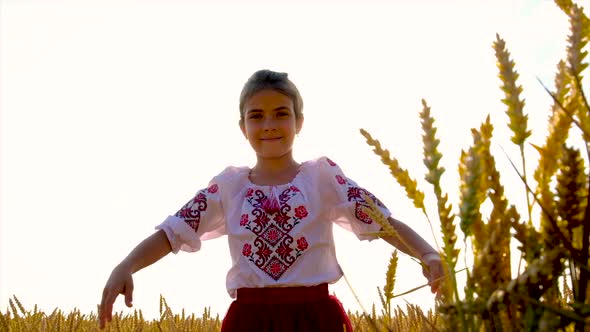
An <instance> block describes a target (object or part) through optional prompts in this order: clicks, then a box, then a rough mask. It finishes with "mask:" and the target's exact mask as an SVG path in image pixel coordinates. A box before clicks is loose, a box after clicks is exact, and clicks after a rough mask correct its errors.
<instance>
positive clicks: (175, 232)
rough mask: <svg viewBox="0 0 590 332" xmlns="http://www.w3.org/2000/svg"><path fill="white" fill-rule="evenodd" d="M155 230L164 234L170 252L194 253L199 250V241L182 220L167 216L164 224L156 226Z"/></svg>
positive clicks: (193, 231) (192, 230)
mask: <svg viewBox="0 0 590 332" xmlns="http://www.w3.org/2000/svg"><path fill="white" fill-rule="evenodd" d="M156 229H161V230H163V231H164V233H166V236H167V237H168V241H169V242H170V246H171V247H172V252H173V253H175V254H177V253H178V252H179V251H180V250H182V251H187V252H195V251H198V250H199V249H201V239H200V238H199V237H198V235H197V233H196V232H195V230H194V229H192V228H191V227H190V226H189V225H187V224H186V223H185V222H184V220H183V219H182V218H178V217H176V216H168V218H166V220H164V222H162V223H161V224H160V225H158V226H156Z"/></svg>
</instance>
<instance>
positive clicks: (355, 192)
mask: <svg viewBox="0 0 590 332" xmlns="http://www.w3.org/2000/svg"><path fill="white" fill-rule="evenodd" d="M364 195H367V196H369V197H370V198H371V199H372V200H373V201H374V202H375V204H376V205H377V206H380V207H383V208H384V207H385V205H383V203H381V201H380V200H378V199H377V197H375V196H374V195H373V194H371V193H370V192H369V191H368V190H366V189H363V188H359V187H352V186H351V187H348V201H349V202H352V201H354V202H355V206H354V212H355V217H356V218H357V219H358V220H359V221H361V222H364V223H365V224H372V223H373V219H371V217H369V216H368V215H367V214H366V213H365V212H363V207H364V208H370V206H369V204H368V203H367V202H366V201H365V198H364Z"/></svg>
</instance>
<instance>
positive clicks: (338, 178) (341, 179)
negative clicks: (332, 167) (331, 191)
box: [336, 175, 346, 184]
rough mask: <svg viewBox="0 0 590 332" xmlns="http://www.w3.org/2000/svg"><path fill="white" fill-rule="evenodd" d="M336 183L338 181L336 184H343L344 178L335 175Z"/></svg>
mask: <svg viewBox="0 0 590 332" xmlns="http://www.w3.org/2000/svg"><path fill="white" fill-rule="evenodd" d="M336 181H338V183H340V184H345V183H346V181H345V180H344V178H343V177H342V176H340V175H336Z"/></svg>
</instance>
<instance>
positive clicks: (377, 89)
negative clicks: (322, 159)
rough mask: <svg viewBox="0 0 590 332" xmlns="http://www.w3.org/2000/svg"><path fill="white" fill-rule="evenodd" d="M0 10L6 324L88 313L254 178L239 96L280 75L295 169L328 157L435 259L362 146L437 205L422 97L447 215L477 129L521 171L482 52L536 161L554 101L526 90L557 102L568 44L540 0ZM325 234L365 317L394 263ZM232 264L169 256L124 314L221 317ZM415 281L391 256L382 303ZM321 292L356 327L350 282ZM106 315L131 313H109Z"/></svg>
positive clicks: (2, 301)
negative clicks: (220, 181)
mask: <svg viewBox="0 0 590 332" xmlns="http://www.w3.org/2000/svg"><path fill="white" fill-rule="evenodd" d="M1 3H2V8H1V47H0V50H1V51H0V52H1V53H0V55H1V62H0V65H1V67H0V77H1V88H0V93H1V99H0V100H1V101H0V106H1V136H0V142H1V146H0V147H1V150H0V151H1V159H0V160H1V164H0V166H1V167H0V170H1V173H0V174H1V178H0V188H1V196H0V198H1V200H0V221H1V223H0V310H6V307H7V305H8V298H9V297H11V296H12V295H16V296H17V297H18V298H19V299H20V300H21V302H22V303H23V304H24V305H25V306H26V307H27V308H32V307H33V305H34V304H37V305H38V306H39V307H40V308H41V309H42V310H45V311H46V312H51V311H52V310H53V309H54V308H55V307H59V308H60V309H62V310H65V311H70V310H71V309H73V308H74V307H77V308H79V309H80V310H81V311H82V312H83V313H89V312H90V311H95V310H96V304H98V303H99V301H100V295H101V292H102V288H103V287H104V284H105V282H106V280H107V278H108V276H109V274H110V272H111V270H112V268H113V267H114V266H115V265H116V264H117V263H118V262H120V261H121V260H122V259H123V258H124V257H125V256H126V255H127V253H128V252H129V251H130V250H131V249H132V248H133V247H134V246H135V245H137V244H138V243H139V242H140V241H141V240H142V239H144V238H145V237H147V236H148V235H150V234H151V233H152V232H153V228H154V226H156V225H157V224H159V223H160V222H161V221H162V220H164V219H165V218H166V216H167V215H169V214H173V213H175V212H176V211H177V209H178V208H179V207H180V206H182V204H184V203H185V202H186V201H187V200H188V199H189V198H190V197H192V195H193V194H194V193H195V192H196V191H197V190H198V189H200V188H201V187H203V186H205V185H206V184H207V183H208V181H209V179H210V178H211V177H213V176H214V175H216V174H218V173H219V172H220V171H221V170H222V169H223V168H224V167H225V166H227V165H250V166H252V165H253V163H254V160H255V158H254V153H253V152H252V150H251V148H250V146H249V145H248V143H247V141H246V140H245V139H244V138H243V137H242V136H241V133H240V131H239V128H238V96H239V93H240V90H241V88H242V85H243V84H244V83H245V81H246V79H247V78H248V77H249V76H250V75H251V74H252V73H253V72H254V71H256V70H258V69H262V68H268V69H273V70H277V71H285V72H288V73H289V77H290V78H291V79H292V80H293V81H294V82H295V84H297V86H298V87H299V89H300V91H301V93H302V96H303V98H304V103H305V108H304V113H305V116H306V118H305V125H304V127H303V131H302V132H301V134H300V137H299V138H298V140H297V142H296V146H295V150H294V151H295V157H296V159H297V160H298V161H304V160H307V159H311V158H316V157H318V156H321V155H327V156H329V157H330V158H331V159H333V160H334V161H336V162H337V163H339V164H340V166H341V167H342V168H343V170H344V171H345V173H346V175H347V176H349V177H350V178H352V179H354V180H355V181H357V182H358V183H359V184H360V185H362V186H364V187H366V188H367V189H369V190H371V191H372V192H373V193H374V194H375V195H376V196H378V197H379V198H380V199H381V200H382V201H383V202H384V203H385V204H386V205H387V206H388V207H389V208H390V209H391V210H392V211H393V215H394V217H396V218H398V219H400V220H403V221H405V222H406V223H407V224H409V225H411V226H412V227H413V228H414V229H415V230H416V231H417V232H419V233H420V234H422V235H423V236H424V237H425V238H426V239H427V240H428V241H429V242H430V243H433V244H434V241H433V238H432V235H431V232H430V229H429V227H428V225H427V222H426V219H425V218H424V216H423V215H422V214H420V213H419V212H418V211H417V210H416V209H414V208H413V205H412V203H411V202H410V201H409V200H408V199H407V198H406V197H405V194H404V191H403V189H401V188H400V187H399V186H398V185H397V183H396V182H395V181H394V179H393V178H392V177H391V176H390V175H389V173H388V170H387V168H386V167H385V166H383V165H382V164H381V163H380V161H379V158H378V157H377V156H376V155H374V154H373V152H372V151H371V149H370V148H369V146H368V145H366V144H365V142H364V139H363V137H362V136H361V135H360V134H359V128H365V129H367V130H368V131H369V132H371V133H372V135H373V136H374V137H375V138H377V139H379V140H380V141H381V142H382V144H383V145H384V147H386V148H388V149H389V150H390V151H391V153H392V155H393V156H395V157H397V158H398V159H399V161H400V163H401V164H402V165H403V167H405V168H408V169H409V170H410V171H411V172H412V176H413V177H414V178H416V179H418V181H419V185H420V188H421V189H422V190H424V191H426V192H427V195H428V197H430V198H432V197H433V195H432V190H431V188H430V187H429V186H427V184H426V183H425V181H424V180H423V177H424V173H425V168H424V166H423V164H422V143H421V133H422V132H421V127H420V122H419V117H418V113H419V112H420V110H421V102H420V100H421V98H425V99H426V100H427V101H428V103H429V104H430V105H431V107H432V113H433V115H434V116H435V117H436V125H437V126H438V128H439V129H438V137H439V138H440V139H441V144H440V147H439V149H440V150H441V151H442V152H443V154H444V156H443V159H442V161H441V162H442V164H443V166H444V167H445V168H446V169H447V172H446V173H445V174H444V176H443V186H444V189H445V190H446V191H447V192H448V193H449V195H450V196H451V198H452V199H453V202H454V203H456V202H457V200H456V197H457V193H458V184H457V178H458V176H457V165H458V161H459V155H460V151H461V149H465V148H467V147H468V145H469V144H470V142H471V137H470V131H469V129H470V128H472V127H476V126H479V124H480V123H481V122H482V121H483V120H484V119H485V117H486V115H488V114H491V115H492V122H493V123H494V124H495V128H496V129H495V133H496V140H495V142H496V143H497V144H498V145H501V146H503V147H504V148H505V149H506V150H507V152H508V153H509V154H510V155H511V157H512V158H514V159H515V160H517V161H518V160H519V159H518V156H519V153H518V150H517V148H516V147H515V146H514V145H512V144H511V143H510V142H509V138H508V136H507V135H506V134H507V131H508V129H507V126H506V121H507V117H506V115H505V114H504V111H505V107H504V106H503V104H502V103H501V102H500V98H501V97H502V92H501V90H500V88H499V84H500V81H499V79H498V78H497V70H496V60H495V57H494V51H493V49H492V43H493V41H494V40H495V34H496V33H499V34H500V35H501V37H503V38H504V39H505V40H506V42H507V45H508V48H509V49H510V51H511V54H512V58H513V59H514V60H515V62H516V65H517V70H518V71H519V73H520V80H519V83H520V84H521V85H523V86H524V93H523V97H524V98H526V102H527V106H526V109H525V110H526V112H528V113H529V114H530V115H529V127H530V128H532V129H533V136H532V138H531V142H534V143H537V144H542V140H543V137H544V135H545V128H546V119H547V117H548V115H549V113H548V110H549V106H550V100H549V98H548V96H547V95H546V94H545V92H544V91H543V90H542V88H541V87H540V85H539V84H538V83H537V82H536V77H539V78H541V79H542V80H543V81H544V82H545V83H546V84H547V85H549V86H553V76H554V73H555V71H556V64H557V62H558V61H559V59H561V58H562V57H564V55H565V37H566V35H567V29H568V22H567V17H566V16H565V15H564V14H563V13H562V12H561V11H560V10H559V9H558V8H557V6H555V5H554V3H553V2H552V1H544V0H537V1H532V0H528V1H525V0H518V1H517V0H510V1H508V0H505V1H494V2H489V1H444V4H443V1H377V0H374V1H360V0H359V1H324V2H315V1H313V2H312V1H292V2H289V1H274V2H272V3H271V2H270V1H268V2H262V1H261V2H247V3H246V2H238V1H235V2H229V1H217V2H213V1H212V2H199V1H189V0H173V1H164V0H147V1H139V0H136V1H133V0H117V1H114V0H109V1H105V0H101V1H98V0H96V1H94V0H84V1H80V0H76V1H65V0H64V1H57V0H54V1H34V0H18V1H17V0H4V1H1ZM336 4H337V5H336ZM531 150H532V149H529V150H528V152H527V154H528V155H529V157H530V158H532V159H535V157H536V154H535V153H534V152H533V151H531ZM496 159H497V162H498V167H499V168H500V169H501V170H502V173H503V179H502V181H503V182H504V184H506V186H507V196H508V197H509V198H511V199H513V200H515V201H516V202H518V203H519V204H520V203H522V201H523V198H524V195H523V192H524V191H523V188H522V186H521V185H520V184H519V180H518V179H517V177H516V175H515V174H514V172H513V171H512V170H511V169H510V167H509V166H508V162H507V160H506V158H505V157H504V156H503V154H501V153H498V154H496ZM531 164H533V166H534V163H531ZM533 166H531V167H533ZM428 204H429V208H430V212H431V218H432V219H433V221H434V222H435V223H436V224H435V228H436V230H437V232H438V229H439V226H438V220H437V218H436V212H435V204H434V202H433V201H432V200H429V201H428ZM520 207H522V205H521V206H520ZM457 223H458V220H457ZM335 236H336V248H337V254H338V258H339V261H340V264H341V266H342V268H343V270H344V272H345V274H346V275H347V276H348V278H349V280H350V282H351V284H352V286H353V287H354V290H355V292H356V293H357V294H358V295H359V297H360V300H361V302H362V304H363V305H364V306H365V307H366V308H367V309H369V310H370V307H371V304H373V303H375V304H378V303H379V298H378V295H377V286H379V287H383V285H384V282H385V271H386V269H387V264H388V260H389V257H390V254H391V252H392V250H393V249H392V247H390V246H389V245H388V244H387V243H385V242H384V241H373V242H359V241H358V240H357V239H356V237H355V236H354V235H353V234H351V233H347V232H346V231H344V230H342V229H339V228H337V229H335ZM460 239H462V236H460ZM230 262H231V261H230V258H229V252H228V249H227V242H226V240H225V239H224V238H222V239H217V240H213V241H209V242H205V243H203V247H202V250H201V251H200V252H198V253H194V254H187V253H180V254H178V255H176V256H175V255H169V256H168V257H165V258H164V259H163V260H162V261H160V262H158V263H156V264H155V265H153V266H151V267H149V268H147V269H145V270H142V271H140V272H138V273H137V274H135V276H134V280H135V294H134V305H135V307H136V308H138V309H142V310H143V311H144V315H145V316H146V317H149V318H154V317H157V315H158V298H159V294H163V295H164V296H165V297H166V299H167V301H168V303H169V304H170V305H171V307H172V310H173V311H174V312H178V313H179V312H180V310H181V308H185V309H186V310H188V311H189V312H191V311H192V312H195V313H197V314H198V315H200V314H201V313H202V311H203V308H204V307H211V309H212V311H213V313H214V314H215V313H219V314H220V315H221V316H223V315H224V314H225V311H226V310H227V307H228V306H229V303H230V301H231V299H230V298H229V296H228V295H227V293H226V290H225V275H226V272H227V270H228V269H229V267H230ZM458 267H463V264H462V262H460V263H459V264H458ZM424 282H425V279H424V278H423V277H422V275H421V269H420V267H419V266H418V265H417V264H416V263H414V262H413V261H412V260H410V259H409V258H408V257H407V256H402V257H401V258H400V262H399V268H398V274H397V283H396V287H395V292H396V293H400V292H403V291H406V290H408V289H411V288H413V287H416V286H418V285H421V284H423V283H424ZM331 289H332V291H334V292H336V295H337V296H338V297H339V298H340V299H341V300H342V302H343V303H344V306H345V307H346V308H347V309H350V310H353V311H355V310H360V307H359V305H358V303H357V302H356V301H355V299H354V297H353V296H352V293H351V291H350V289H349V288H348V286H347V285H346V283H345V282H344V279H342V280H341V281H339V282H338V283H337V284H335V285H333V286H332V288H331ZM404 300H405V301H408V302H410V303H415V304H419V305H421V306H423V307H424V308H429V307H432V305H433V296H432V295H431V294H430V293H429V291H428V290H426V289H423V290H421V291H418V292H415V293H412V294H410V295H408V296H405V297H403V298H401V299H397V300H396V301H395V302H394V304H400V305H402V306H405V302H404ZM378 308H379V307H378ZM115 309H116V310H124V311H125V312H129V311H130V310H129V309H126V307H125V306H124V304H123V301H122V298H119V300H118V301H117V303H116V305H115Z"/></svg>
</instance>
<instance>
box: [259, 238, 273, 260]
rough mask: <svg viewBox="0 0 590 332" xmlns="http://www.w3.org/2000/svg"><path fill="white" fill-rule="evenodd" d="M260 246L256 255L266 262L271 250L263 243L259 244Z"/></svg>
mask: <svg viewBox="0 0 590 332" xmlns="http://www.w3.org/2000/svg"><path fill="white" fill-rule="evenodd" d="M260 244H261V245H260V248H258V251H257V252H256V255H258V256H260V258H262V259H265V260H266V259H268V257H270V254H272V250H270V248H269V247H268V246H267V245H266V244H264V242H260Z"/></svg>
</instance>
